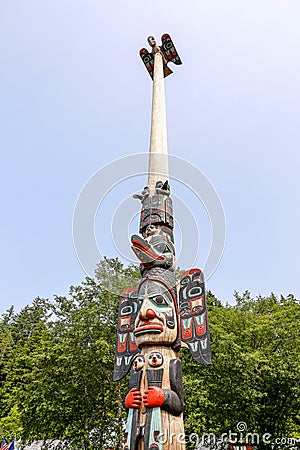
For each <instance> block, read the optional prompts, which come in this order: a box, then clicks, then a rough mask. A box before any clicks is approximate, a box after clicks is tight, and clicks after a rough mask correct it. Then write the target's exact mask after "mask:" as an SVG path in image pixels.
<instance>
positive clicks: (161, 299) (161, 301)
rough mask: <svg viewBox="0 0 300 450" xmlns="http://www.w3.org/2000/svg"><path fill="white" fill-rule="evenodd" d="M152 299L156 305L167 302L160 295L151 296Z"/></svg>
mask: <svg viewBox="0 0 300 450" xmlns="http://www.w3.org/2000/svg"><path fill="white" fill-rule="evenodd" d="M153 300H154V301H155V303H157V304H158V305H167V304H168V303H167V302H166V300H165V299H164V297H163V296H162V295H157V296H156V297H154V298H153Z"/></svg>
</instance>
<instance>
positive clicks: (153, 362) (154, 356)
mask: <svg viewBox="0 0 300 450" xmlns="http://www.w3.org/2000/svg"><path fill="white" fill-rule="evenodd" d="M163 362H164V358H163V355H162V354H161V353H159V352H151V353H150V355H149V356H148V364H149V366H150V367H160V366H161V365H162V363H163Z"/></svg>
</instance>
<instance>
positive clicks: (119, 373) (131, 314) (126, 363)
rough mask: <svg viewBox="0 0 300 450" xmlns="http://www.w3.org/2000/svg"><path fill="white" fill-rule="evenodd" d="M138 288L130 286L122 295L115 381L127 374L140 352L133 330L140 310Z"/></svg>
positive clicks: (119, 311)
mask: <svg viewBox="0 0 300 450" xmlns="http://www.w3.org/2000/svg"><path fill="white" fill-rule="evenodd" d="M137 292H138V290H137V288H136V287H134V288H128V289H125V291H123V292H122V294H121V295H120V303H119V310H118V331H117V342H116V354H115V360H114V381H118V380H121V378H123V377H125V375H127V373H128V371H129V369H130V365H131V362H132V359H133V357H134V356H135V355H136V354H137V353H138V352H139V349H138V347H137V345H136V343H135V340H134V335H133V330H134V324H135V319H136V316H137V313H138V310H139V303H138V297H137Z"/></svg>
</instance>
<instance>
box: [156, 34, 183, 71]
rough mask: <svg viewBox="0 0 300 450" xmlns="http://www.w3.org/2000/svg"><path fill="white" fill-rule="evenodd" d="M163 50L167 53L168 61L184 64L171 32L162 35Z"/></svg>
mask: <svg viewBox="0 0 300 450" xmlns="http://www.w3.org/2000/svg"><path fill="white" fill-rule="evenodd" d="M161 42H162V46H161V51H162V52H163V54H164V55H165V58H166V60H167V61H172V62H173V63H174V64H176V65H180V64H182V61H181V59H180V57H179V55H178V53H177V50H176V48H175V45H174V43H173V41H172V39H171V37H170V35H169V34H167V33H165V34H163V35H162V37H161Z"/></svg>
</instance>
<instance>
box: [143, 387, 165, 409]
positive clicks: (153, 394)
mask: <svg viewBox="0 0 300 450" xmlns="http://www.w3.org/2000/svg"><path fill="white" fill-rule="evenodd" d="M143 400H144V404H145V406H146V407H147V408H153V407H155V406H161V405H162V404H163V402H164V391H163V390H162V389H161V388H160V387H157V386H150V387H149V389H148V391H145V393H144V395H143Z"/></svg>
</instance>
